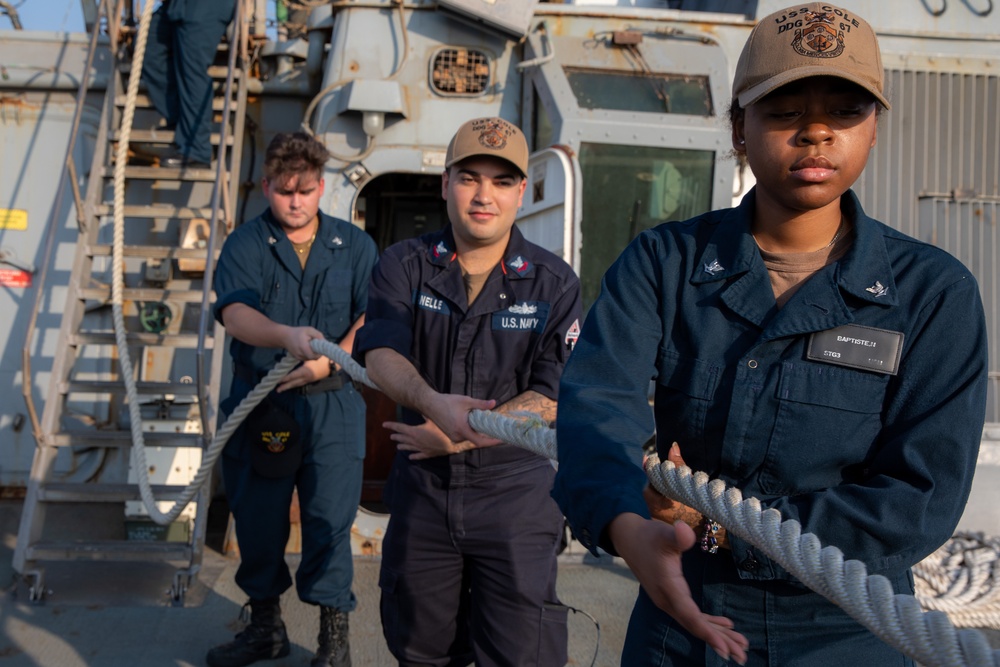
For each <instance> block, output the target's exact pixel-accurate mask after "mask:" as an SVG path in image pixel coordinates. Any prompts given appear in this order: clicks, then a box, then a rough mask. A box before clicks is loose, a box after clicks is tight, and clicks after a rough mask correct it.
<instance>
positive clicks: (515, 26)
mask: <svg viewBox="0 0 1000 667" xmlns="http://www.w3.org/2000/svg"><path fill="white" fill-rule="evenodd" d="M537 4H538V0H438V3H437V5H438V9H440V10H441V11H443V12H445V13H448V14H452V15H454V16H455V17H456V18H459V19H463V20H466V21H471V22H473V23H476V24H481V25H483V26H485V27H487V28H492V29H494V30H499V31H500V32H502V33H504V34H506V35H509V36H512V37H515V38H517V39H520V38H522V37H524V36H525V35H527V34H528V28H529V27H530V26H531V17H532V15H533V14H534V13H535V5H537Z"/></svg>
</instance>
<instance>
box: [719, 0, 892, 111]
mask: <svg viewBox="0 0 1000 667" xmlns="http://www.w3.org/2000/svg"><path fill="white" fill-rule="evenodd" d="M813 76H835V77H838V78H841V79H846V80H847V81H850V82H852V83H856V84H857V85H859V86H861V87H862V88H864V89H865V90H867V91H868V92H870V93H871V94H872V95H874V96H875V98H876V99H877V100H878V101H879V103H880V104H881V105H882V106H884V107H885V108H886V109H888V108H889V101H888V100H887V99H886V98H885V96H884V95H883V94H882V88H883V81H882V77H883V72H882V55H881V54H880V53H879V48H878V39H877V38H876V37H875V31H874V30H872V27H871V26H870V25H868V23H867V22H865V20H864V19H862V18H861V17H860V16H858V15H857V14H855V13H854V12H853V11H849V10H846V9H841V8H840V7H835V6H833V5H830V4H827V3H823V2H812V3H809V4H805V5H796V6H795V7H791V8H789V9H783V10H781V11H778V12H775V13H773V14H771V15H770V16H767V17H765V18H763V19H761V20H760V22H758V23H757V25H756V26H754V29H753V31H751V33H750V38H749V39H748V40H747V43H746V44H745V45H744V47H743V52H742V53H741V54H740V59H739V62H737V63H736V77H735V78H734V80H733V97H734V98H735V99H736V100H737V101H738V102H739V103H740V106H741V107H743V108H744V109H745V108H747V107H748V106H750V105H751V104H753V103H754V102H756V101H757V100H759V99H760V98H762V97H764V96H765V95H767V94H768V93H770V92H772V91H774V90H777V89H778V88H780V87H781V86H783V85H785V84H786V83H791V82H792V81H798V80H799V79H806V78H809V77H813Z"/></svg>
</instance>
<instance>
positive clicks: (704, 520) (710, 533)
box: [701, 515, 722, 554]
mask: <svg viewBox="0 0 1000 667" xmlns="http://www.w3.org/2000/svg"><path fill="white" fill-rule="evenodd" d="M720 528H722V526H720V525H719V523H718V522H717V521H712V520H711V519H709V518H708V517H707V516H704V515H702V517H701V530H702V532H701V550H702V551H704V552H705V553H710V554H714V553H715V552H717V551H718V550H719V540H718V539H717V538H716V537H715V534H716V533H718V532H719V529H720Z"/></svg>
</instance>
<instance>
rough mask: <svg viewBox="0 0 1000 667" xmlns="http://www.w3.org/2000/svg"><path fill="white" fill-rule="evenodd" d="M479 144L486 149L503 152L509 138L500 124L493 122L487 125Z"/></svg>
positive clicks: (481, 134)
mask: <svg viewBox="0 0 1000 667" xmlns="http://www.w3.org/2000/svg"><path fill="white" fill-rule="evenodd" d="M479 143H481V144H482V145H483V146H485V147H486V148H489V149H492V150H495V151H502V150H503V149H504V147H505V146H506V145H507V137H506V135H505V134H504V131H503V129H502V128H501V126H500V123H498V122H496V121H493V122H491V123H488V124H487V125H486V128H485V129H483V131H482V132H480V133H479Z"/></svg>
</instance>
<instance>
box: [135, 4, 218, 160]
mask: <svg viewBox="0 0 1000 667" xmlns="http://www.w3.org/2000/svg"><path fill="white" fill-rule="evenodd" d="M235 9H236V0H169V2H164V3H163V4H162V5H161V6H160V7H159V8H158V9H157V10H156V11H155V12H154V13H153V17H152V20H151V22H150V24H149V37H148V38H147V39H148V41H147V42H146V53H145V55H144V56H143V61H142V81H143V83H145V84H146V90H147V93H148V94H149V99H150V100H151V101H152V102H153V106H155V107H156V110H157V111H158V112H159V113H160V115H161V116H163V118H164V119H165V120H166V122H167V124H168V125H169V126H174V127H175V129H174V143H175V144H176V146H177V148H178V150H179V151H180V153H181V154H182V155H184V156H186V157H187V158H188V159H190V160H191V161H193V162H204V163H206V164H208V163H210V162H211V161H212V143H211V138H212V78H211V77H210V76H209V75H208V66H209V65H211V64H212V61H213V60H214V59H215V53H216V51H217V50H218V48H219V40H221V39H222V35H223V33H224V32H225V31H226V26H227V25H228V24H229V22H230V21H232V20H233V13H234V11H235Z"/></svg>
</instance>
